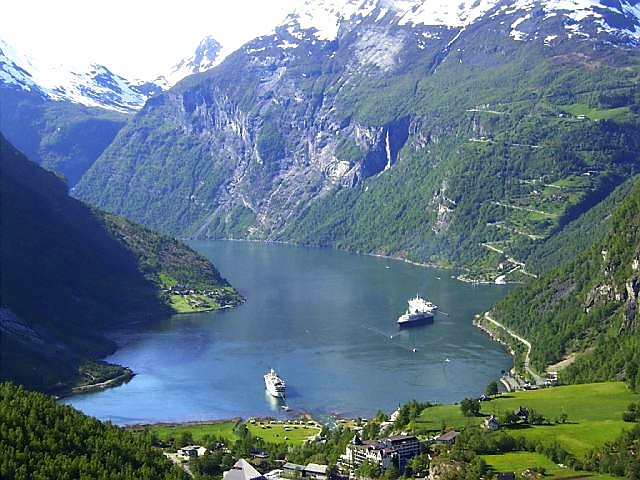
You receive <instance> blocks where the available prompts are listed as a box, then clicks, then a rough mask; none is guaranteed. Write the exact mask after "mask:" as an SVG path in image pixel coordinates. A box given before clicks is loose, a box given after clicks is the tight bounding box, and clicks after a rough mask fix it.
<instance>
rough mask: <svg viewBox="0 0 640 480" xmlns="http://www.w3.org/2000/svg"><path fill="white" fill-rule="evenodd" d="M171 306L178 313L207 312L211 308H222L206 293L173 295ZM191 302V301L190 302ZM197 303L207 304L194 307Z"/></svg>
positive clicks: (170, 300)
mask: <svg viewBox="0 0 640 480" xmlns="http://www.w3.org/2000/svg"><path fill="white" fill-rule="evenodd" d="M169 302H170V305H171V308H173V309H174V310H175V311H176V313H193V312H206V311H209V310H216V309H218V308H220V305H218V304H217V303H216V302H215V301H213V300H212V299H210V298H209V297H206V296H205V295H198V294H193V295H171V297H170V299H169ZM190 302H191V303H190ZM192 304H193V305H196V304H202V305H206V306H201V307H194V306H192Z"/></svg>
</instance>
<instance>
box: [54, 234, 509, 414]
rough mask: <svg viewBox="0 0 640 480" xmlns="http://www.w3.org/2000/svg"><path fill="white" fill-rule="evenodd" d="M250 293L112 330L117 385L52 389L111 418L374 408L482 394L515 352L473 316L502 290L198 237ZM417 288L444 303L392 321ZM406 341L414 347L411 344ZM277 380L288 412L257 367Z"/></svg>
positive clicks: (360, 259)
mask: <svg viewBox="0 0 640 480" xmlns="http://www.w3.org/2000/svg"><path fill="white" fill-rule="evenodd" d="M192 246H193V247H194V248H196V249H197V250H198V251H200V252H201V253H203V254H204V255H205V256H207V257H208V258H209V259H211V260H212V261H213V263H214V264H215V265H216V267H217V268H218V269H219V270H220V272H221V273H222V274H223V276H225V277H226V278H227V279H228V280H229V281H230V282H231V283H232V284H233V285H234V286H235V287H236V288H237V289H238V290H239V291H240V293H241V294H242V295H243V296H244V297H245V298H246V299H247V301H246V303H245V304H243V305H241V306H240V307H238V308H235V309H232V310H224V311H219V312H211V313H199V314H183V315H175V316H173V317H171V318H167V319H159V320H158V321H154V322H152V323H147V324H142V325H135V326H129V327H126V328H125V329H122V330H119V331H117V332H114V334H113V338H114V340H115V341H116V342H117V344H118V345H119V348H118V350H117V351H116V353H115V354H113V355H112V356H110V357H108V358H107V360H108V361H111V362H115V363H119V364H122V365H126V366H129V367H131V368H132V369H133V371H134V372H135V374H136V376H135V377H134V378H133V380H132V381H131V382H129V383H127V384H126V385H123V386H120V387H117V388H113V389H109V390H104V391H101V392H96V393H91V394H85V395H77V396H73V397H69V398H65V399H63V400H62V402H63V403H67V404H70V405H73V406H74V407H76V408H78V409H79V410H81V411H83V412H85V413H87V414H89V415H92V416H95V417H97V418H100V419H102V420H110V421H112V422H114V423H116V424H121V425H122V424H134V423H153V422H177V421H194V420H211V419H223V418H225V419H226V418H231V417H234V416H241V417H244V418H246V417H250V416H277V417H284V416H288V415H299V414H301V413H309V414H311V415H314V416H316V417H318V418H327V417H329V416H332V415H339V416H345V417H358V416H362V417H370V416H371V415H372V414H373V413H374V412H375V411H376V410H377V409H381V410H383V411H387V412H391V411H392V410H394V409H395V408H396V407H397V406H398V405H399V404H401V403H404V402H407V401H409V400H411V399H416V400H419V401H430V402H439V403H443V402H456V401H459V400H461V399H463V398H465V397H469V396H478V395H480V394H481V393H483V392H484V388H485V386H486V384H487V383H488V382H490V381H492V380H496V379H498V378H499V376H500V372H501V370H505V369H508V368H510V367H511V365H512V361H511V358H510V357H509V356H508V355H507V354H506V352H505V351H504V350H503V349H502V348H501V347H500V346H499V345H497V344H495V343H493V342H492V341H491V340H490V339H489V338H488V337H487V336H486V335H484V334H483V333H482V332H480V331H479V330H477V329H476V328H474V327H473V326H472V323H471V322H472V319H473V316H474V315H475V314H476V313H481V312H484V311H486V310H487V309H488V308H489V306H490V305H491V304H492V303H494V302H495V301H497V300H499V299H500V298H501V297H502V296H504V295H505V293H506V292H507V288H508V287H506V286H504V285H502V286H495V285H475V286H474V285H472V284H467V283H462V282H459V281H457V280H455V279H453V278H451V274H452V272H450V271H446V270H439V269H433V268H426V267H420V266H416V265H411V264H408V263H404V262H401V261H395V260H390V259H385V258H378V257H372V256H365V255H357V254H351V253H347V252H342V251H336V250H329V249H317V248H305V247H297V246H292V245H283V244H269V243H255V242H237V241H198V242H192ZM416 292H418V293H420V295H422V296H423V297H425V298H427V299H429V300H431V301H433V302H434V303H436V304H437V305H439V307H440V311H439V313H438V314H437V315H436V318H435V322H434V323H433V324H431V325H424V326H421V327H415V328H411V329H404V330H399V329H398V327H397V325H396V320H397V318H398V316H399V315H400V314H401V313H403V312H404V311H405V309H406V306H407V300H408V299H409V297H412V296H415V294H416ZM414 350H415V351H414ZM271 367H273V368H275V369H276V370H277V371H278V373H280V374H281V375H282V376H283V377H284V378H285V379H286V381H287V403H288V405H289V407H290V409H291V410H290V411H289V412H285V411H284V410H283V409H282V408H281V405H280V404H279V403H278V402H276V401H275V399H273V398H271V397H270V396H269V395H268V394H266V392H265V388H264V382H263V378H262V376H263V374H264V373H265V372H266V371H267V370H268V369H269V368H271Z"/></svg>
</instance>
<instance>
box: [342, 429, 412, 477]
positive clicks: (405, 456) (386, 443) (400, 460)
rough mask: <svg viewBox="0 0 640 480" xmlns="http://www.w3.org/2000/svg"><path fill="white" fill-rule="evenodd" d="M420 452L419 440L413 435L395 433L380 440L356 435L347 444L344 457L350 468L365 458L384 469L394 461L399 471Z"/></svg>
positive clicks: (357, 465)
mask: <svg viewBox="0 0 640 480" xmlns="http://www.w3.org/2000/svg"><path fill="white" fill-rule="evenodd" d="M418 453H420V441H419V440H418V438H417V437H414V436H413V435H395V436H392V437H387V438H383V439H381V440H364V441H363V440H360V437H358V435H355V436H354V437H353V440H352V441H351V442H350V443H349V445H347V451H346V454H345V457H346V458H347V459H348V460H349V463H350V465H351V467H352V468H357V467H359V466H360V465H361V464H362V463H363V462H365V461H366V460H370V461H372V462H375V463H377V464H378V465H380V468H381V469H382V470H386V469H387V468H388V467H389V465H391V462H395V463H396V465H397V467H398V470H399V471H400V473H402V472H403V471H404V468H405V466H406V465H407V462H408V461H409V460H410V459H411V458H413V457H414V456H416V455H417V454H418Z"/></svg>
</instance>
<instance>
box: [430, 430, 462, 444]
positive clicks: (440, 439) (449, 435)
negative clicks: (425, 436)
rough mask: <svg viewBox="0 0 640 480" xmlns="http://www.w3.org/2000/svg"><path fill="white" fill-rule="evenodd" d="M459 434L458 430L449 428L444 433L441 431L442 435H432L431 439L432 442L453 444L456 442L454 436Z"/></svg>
mask: <svg viewBox="0 0 640 480" xmlns="http://www.w3.org/2000/svg"><path fill="white" fill-rule="evenodd" d="M458 435H460V432H456V431H455V430H449V431H448V432H446V433H443V434H442V435H438V436H437V437H434V439H433V443H439V444H442V445H453V444H454V443H456V437H457V436H458Z"/></svg>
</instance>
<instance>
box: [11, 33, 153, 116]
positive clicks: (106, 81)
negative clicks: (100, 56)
mask: <svg viewBox="0 0 640 480" xmlns="http://www.w3.org/2000/svg"><path fill="white" fill-rule="evenodd" d="M0 82H2V84H3V85H4V86H12V87H14V88H18V89H22V90H26V91H31V92H37V93H39V94H40V95H41V96H42V97H44V98H49V99H51V100H55V101H60V100H66V101H70V102H73V103H78V104H81V105H86V106H88V107H99V108H106V109H109V110H116V111H120V112H131V111H134V110H138V109H140V108H141V107H142V105H144V102H145V101H146V100H147V98H148V96H149V94H150V93H153V91H151V92H150V91H149V90H145V91H143V88H141V85H142V82H137V83H136V82H130V81H128V80H126V79H125V78H123V77H121V76H119V75H117V74H115V73H113V72H111V71H110V70H109V69H108V68H106V67H104V66H102V65H95V64H94V65H89V66H86V67H70V66H65V65H55V64H50V63H48V62H46V61H45V62H43V61H42V60H36V59H33V58H31V57H29V56H27V55H24V54H22V53H20V52H18V51H17V50H16V49H14V48H13V47H12V46H10V45H9V44H7V43H6V42H4V41H3V40H2V39H0ZM158 90H159V89H155V91H156V92H157V91H158Z"/></svg>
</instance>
